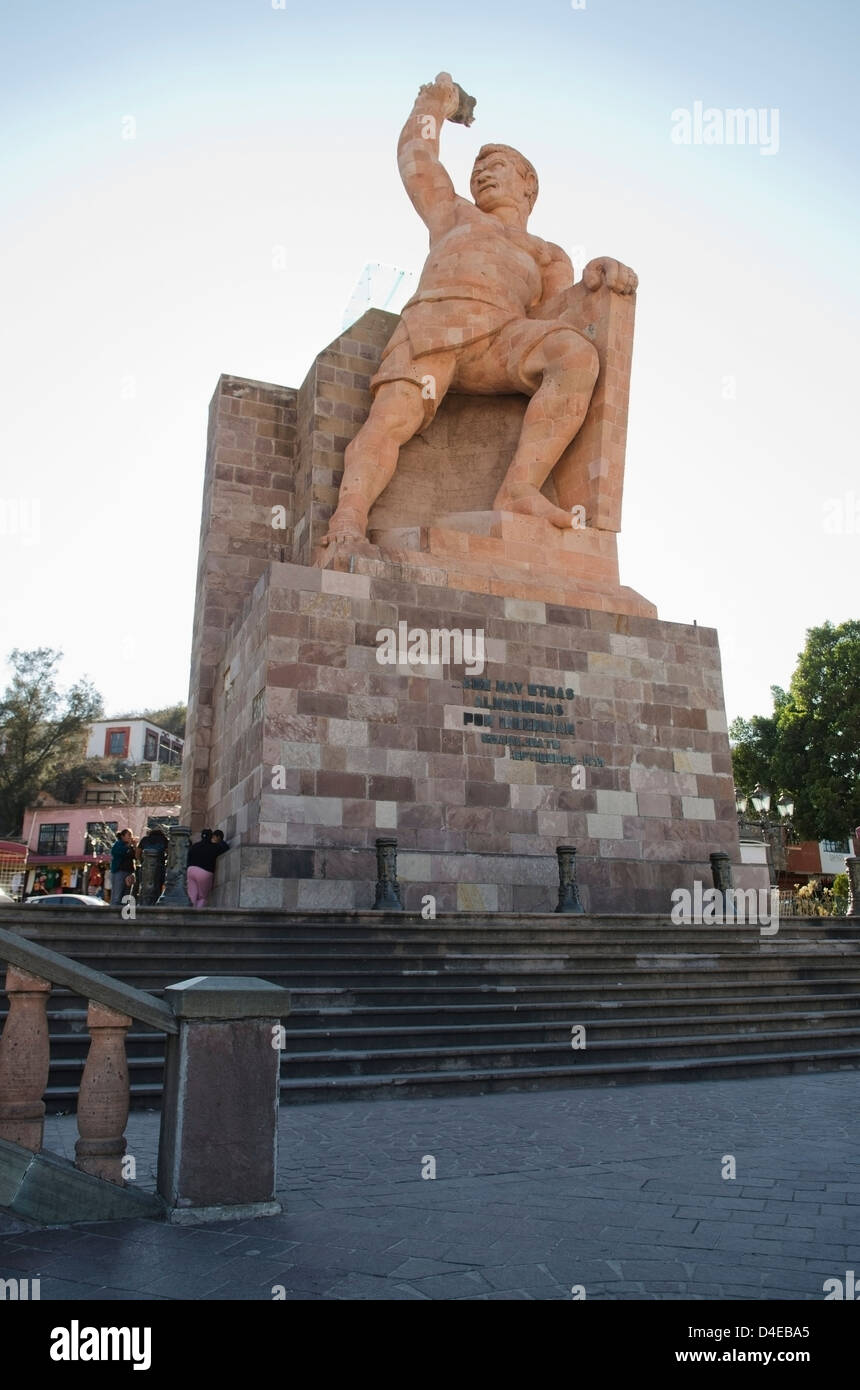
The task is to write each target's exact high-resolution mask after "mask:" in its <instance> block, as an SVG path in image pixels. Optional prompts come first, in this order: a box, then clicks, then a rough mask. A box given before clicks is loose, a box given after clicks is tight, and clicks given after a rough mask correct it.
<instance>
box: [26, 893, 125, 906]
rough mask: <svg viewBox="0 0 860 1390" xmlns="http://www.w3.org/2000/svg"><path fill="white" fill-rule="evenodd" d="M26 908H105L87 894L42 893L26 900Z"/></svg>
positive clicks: (99, 899)
mask: <svg viewBox="0 0 860 1390" xmlns="http://www.w3.org/2000/svg"><path fill="white" fill-rule="evenodd" d="M27 906H28V907H107V903H104V902H102V900H101V898H91V897H90V896H89V894H88V893H43V894H41V896H39V897H35V898H28V899H27Z"/></svg>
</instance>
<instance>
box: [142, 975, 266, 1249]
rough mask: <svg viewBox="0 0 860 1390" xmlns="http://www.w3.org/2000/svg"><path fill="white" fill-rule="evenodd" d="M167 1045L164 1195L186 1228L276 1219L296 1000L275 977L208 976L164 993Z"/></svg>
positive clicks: (161, 1152) (161, 1151) (161, 1165)
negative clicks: (168, 1014)
mask: <svg viewBox="0 0 860 1390" xmlns="http://www.w3.org/2000/svg"><path fill="white" fill-rule="evenodd" d="M164 998H165V1002H167V1003H169V1004H170V1006H171V1007H172V1009H173V1012H174V1014H175V1015H176V1018H177V1020H178V1022H179V1032H178V1034H171V1035H170V1036H169V1037H168V1039H167V1052H166V1056H165V1065H164V1096H163V1100H162V1106H161V1134H160V1138H159V1144H158V1191H159V1193H160V1195H161V1197H162V1198H163V1199H164V1201H165V1202H166V1203H167V1206H168V1209H169V1216H170V1220H171V1221H173V1222H175V1223H178V1224H182V1225H187V1224H191V1223H193V1222H197V1221H218V1220H226V1219H228V1218H235V1219H241V1218H244V1217H249V1216H274V1215H277V1214H278V1213H279V1212H280V1210H281V1205H280V1203H279V1202H278V1201H277V1200H276V1198H275V1184H276V1179H277V1154H278V1102H279V1099H280V1070H281V1068H280V1062H281V1025H280V1020H281V1019H282V1018H285V1017H286V1016H287V1014H288V1013H289V1007H290V996H289V994H288V993H287V991H286V990H285V989H281V987H280V985H273V984H270V983H269V982H268V980H257V979H253V978H252V979H245V978H237V977H235V976H209V977H207V976H200V977H198V978H196V979H191V980H183V981H181V982H180V983H179V984H175V985H169V986H168V988H167V989H166V990H165V994H164Z"/></svg>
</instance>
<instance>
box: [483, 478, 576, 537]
mask: <svg viewBox="0 0 860 1390" xmlns="http://www.w3.org/2000/svg"><path fill="white" fill-rule="evenodd" d="M493 510H494V511H497V512H519V513H520V515H521V516H541V517H543V518H544V520H545V521H549V522H551V523H552V525H553V526H558V527H559V528H560V529H561V530H565V531H568V530H570V528H571V526H573V525H575V524H576V523H575V521H574V519H573V516H572V515H571V513H570V512H566V511H565V510H564V509H563V508H562V507H557V506H556V505H555V503H554V502H550V500H549V498H548V497H544V495H543V493H542V492H539V491H538V489H537V488H536V487H528V488H522V489H518V490H517V493H516V494H513V493H511V492H508V491H506V489H505V488H502V489H501V490H500V491H499V493H498V494H497V496H496V500H495V502H494V503H493Z"/></svg>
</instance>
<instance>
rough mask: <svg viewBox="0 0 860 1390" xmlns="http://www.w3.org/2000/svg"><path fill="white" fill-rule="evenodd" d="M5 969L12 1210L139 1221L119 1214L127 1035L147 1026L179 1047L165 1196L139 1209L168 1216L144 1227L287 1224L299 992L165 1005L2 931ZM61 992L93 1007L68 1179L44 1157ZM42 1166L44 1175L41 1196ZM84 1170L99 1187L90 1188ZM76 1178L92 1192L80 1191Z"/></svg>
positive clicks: (1, 1038) (244, 993) (189, 986)
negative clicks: (282, 1084)
mask: <svg viewBox="0 0 860 1390" xmlns="http://www.w3.org/2000/svg"><path fill="white" fill-rule="evenodd" d="M0 961H5V962H6V966H7V968H6V980H5V991H6V993H7V995H8V997H9V1012H8V1015H7V1018H6V1023H5V1027H4V1028H3V1032H2V1035H0V1201H3V1202H4V1203H5V1204H7V1205H9V1204H10V1203H11V1206H10V1210H15V1211H19V1212H20V1213H21V1214H22V1215H26V1216H28V1217H31V1218H32V1217H35V1219H37V1220H47V1221H49V1222H50V1223H51V1224H56V1222H57V1221H60V1222H63V1221H75V1220H77V1221H81V1220H88V1219H89V1220H92V1219H102V1217H109V1216H121V1215H125V1214H127V1213H126V1212H125V1211H123V1210H122V1209H121V1207H118V1206H117V1203H118V1202H119V1201H120V1197H121V1194H119V1193H118V1192H116V1191H115V1189H117V1188H123V1189H124V1188H125V1187H126V1182H125V1174H124V1158H125V1151H126V1139H125V1129H126V1124H127V1122H128V1112H129V1075H128V1063H127V1059H126V1034H127V1033H128V1030H129V1028H130V1026H131V1023H132V1020H133V1019H139V1020H140V1021H142V1022H144V1023H148V1024H150V1025H152V1026H153V1027H155V1028H158V1029H160V1030H161V1031H162V1032H164V1033H166V1034H167V1051H166V1063H165V1078H166V1084H165V1095H164V1104H163V1107H162V1116H161V1135H160V1139H159V1156H158V1196H157V1197H156V1196H152V1195H151V1194H143V1196H142V1197H135V1198H134V1200H135V1201H145V1202H148V1203H151V1204H154V1208H155V1209H156V1210H155V1211H153V1210H147V1211H146V1212H145V1213H143V1214H147V1215H152V1214H156V1215H160V1216H163V1215H165V1214H167V1215H168V1216H169V1218H170V1220H172V1221H181V1222H189V1221H195V1220H204V1219H205V1220H209V1221H211V1220H218V1219H219V1218H221V1217H236V1216H241V1217H243V1218H244V1217H248V1216H262V1215H272V1214H274V1213H276V1212H278V1211H280V1206H279V1204H278V1202H277V1200H276V1196H275V1182H276V1177H277V1112H278V1096H279V1073H280V1051H279V1045H278V1042H277V1037H278V1034H279V1026H280V1025H279V1020H280V1019H282V1018H285V1017H286V1016H287V1014H288V1013H289V995H288V993H287V992H286V990H284V989H281V987H280V986H279V985H274V984H271V983H270V982H269V981H267V980H259V979H253V978H252V979H249V978H246V977H241V976H228V977H215V978H212V977H207V976H198V977H195V978H194V979H190V980H184V981H180V982H179V983H177V984H174V985H170V986H168V990H167V999H168V1000H169V1003H163V1002H162V1001H161V1000H160V999H156V998H155V997H154V996H153V995H151V994H147V993H146V992H144V991H143V990H139V989H134V988H132V987H131V986H129V985H124V984H121V983H120V982H119V981H118V980H114V979H111V977H110V976H109V975H104V974H102V973H101V972H100V971H98V970H92V969H90V967H89V966H85V965H80V964H79V963H78V962H77V961H74V960H72V959H70V958H69V957H68V956H64V955H61V954H59V952H57V951H51V950H49V949H48V948H47V947H45V946H41V945H39V944H38V943H37V942H35V941H30V940H27V939H26V938H25V937H23V936H20V935H18V934H17V933H16V932H11V931H6V930H2V929H0ZM55 984H56V985H62V986H64V987H65V988H67V989H70V990H71V991H72V992H73V993H74V994H76V995H79V996H83V998H85V999H87V1000H88V1001H89V1002H88V1010H87V1028H88V1030H89V1035H90V1046H89V1050H88V1053H87V1058H86V1062H85V1065H84V1070H83V1075H82V1077H81V1082H80V1088H79V1094H78V1107H77V1118H78V1134H79V1137H78V1139H77V1142H76V1144H75V1163H74V1168H72V1165H67V1169H68V1171H67V1172H66V1173H65V1174H64V1173H63V1170H62V1169H61V1168H60V1167H58V1165H60V1164H61V1163H62V1162H63V1160H60V1159H57V1158H54V1157H53V1156H51V1155H46V1154H45V1152H44V1150H43V1148H42V1139H43V1132H44V1117H45V1103H44V1099H43V1097H44V1093H45V1088H46V1086H47V1083H48V1072H49V1064H50V1039H49V1032H48V1019H47V1002H48V996H49V995H50V992H51V988H52V985H55ZM28 1150H29V1151H30V1153H28V1152H27V1151H28ZM31 1154H36V1155H38V1158H37V1159H36V1160H35V1164H36V1165H37V1166H38V1165H40V1164H41V1165H42V1167H43V1169H44V1172H43V1175H42V1179H41V1181H40V1180H38V1179H37V1181H36V1182H35V1184H33V1183H30V1184H29V1188H28V1172H29V1168H30V1166H31V1165H32V1164H33V1163H34V1160H33V1159H32V1157H31ZM4 1165H5V1166H4ZM74 1169H77V1170H78V1172H79V1173H80V1174H83V1175H86V1176H85V1177H80V1178H79V1177H78V1176H77V1174H75V1173H74ZM46 1174H47V1175H48V1176H45V1175H46ZM70 1174H71V1175H72V1176H74V1178H75V1183H77V1184H81V1183H83V1185H84V1187H83V1189H81V1188H80V1186H78V1187H75V1185H74V1184H71V1185H70V1180H69V1175H70ZM51 1175H52V1176H51ZM94 1178H96V1179H101V1180H103V1182H106V1183H108V1184H111V1185H112V1188H108V1189H105V1188H103V1187H102V1186H101V1185H99V1187H98V1191H94V1190H93V1183H92V1179H94ZM52 1180H54V1181H53V1186H52ZM34 1187H35V1189H36V1190H35V1191H34V1190H33V1189H34ZM48 1189H51V1190H50V1191H49V1190H48ZM105 1192H107V1193H108V1194H109V1195H108V1196H107V1197H106V1196H105ZM3 1193H5V1194H6V1195H2V1194H3ZM10 1194H12V1195H11V1196H10ZM121 1200H122V1201H123V1202H125V1201H130V1200H132V1199H131V1197H129V1196H126V1195H122V1198H121Z"/></svg>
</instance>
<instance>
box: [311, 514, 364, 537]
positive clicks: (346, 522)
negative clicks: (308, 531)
mask: <svg viewBox="0 0 860 1390" xmlns="http://www.w3.org/2000/svg"><path fill="white" fill-rule="evenodd" d="M365 532H366V526H365V525H364V524H363V519H362V518H361V517H359V516H358V515H357V513H354V512H349V511H346V510H344V509H342V508H340V507H339V508H338V510H337V511H336V512H335V514H334V516H333V517H332V519H331V521H330V522H329V528H328V534H327V535H325V536H323V538H322V540H321V541H320V545H356V544H357V543H358V542H360V541H363V540H364V539H365Z"/></svg>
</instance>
